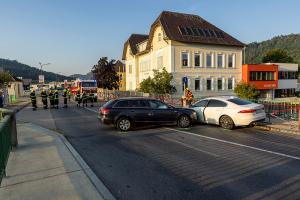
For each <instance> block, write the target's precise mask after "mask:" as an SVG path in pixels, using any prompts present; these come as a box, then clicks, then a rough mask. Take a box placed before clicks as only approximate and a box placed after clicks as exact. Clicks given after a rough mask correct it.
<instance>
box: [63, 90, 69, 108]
mask: <svg viewBox="0 0 300 200" xmlns="http://www.w3.org/2000/svg"><path fill="white" fill-rule="evenodd" d="M63 97H64V108H67V107H68V90H67V89H66V88H65V89H64V91H63Z"/></svg>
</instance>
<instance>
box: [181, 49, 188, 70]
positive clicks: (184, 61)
mask: <svg viewBox="0 0 300 200" xmlns="http://www.w3.org/2000/svg"><path fill="white" fill-rule="evenodd" d="M181 64H182V67H188V65H189V54H188V53H187V52H182V53H181Z"/></svg>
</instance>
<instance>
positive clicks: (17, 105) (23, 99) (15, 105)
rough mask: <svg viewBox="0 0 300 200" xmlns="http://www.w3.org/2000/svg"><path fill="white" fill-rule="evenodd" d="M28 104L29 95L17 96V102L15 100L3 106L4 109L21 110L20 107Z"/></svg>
mask: <svg viewBox="0 0 300 200" xmlns="http://www.w3.org/2000/svg"><path fill="white" fill-rule="evenodd" d="M29 104H30V98H29V97H19V98H18V100H17V102H15V103H13V104H8V105H7V106H6V107H4V109H9V110H14V111H16V112H18V111H19V110H21V109H22V108H24V107H25V106H27V105H29Z"/></svg>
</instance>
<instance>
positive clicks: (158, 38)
mask: <svg viewBox="0 0 300 200" xmlns="http://www.w3.org/2000/svg"><path fill="white" fill-rule="evenodd" d="M157 41H158V42H160V41H161V33H159V34H158V37H157Z"/></svg>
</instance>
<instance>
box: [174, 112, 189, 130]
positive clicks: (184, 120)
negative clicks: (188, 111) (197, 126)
mask: <svg viewBox="0 0 300 200" xmlns="http://www.w3.org/2000/svg"><path fill="white" fill-rule="evenodd" d="M177 125H178V127H180V128H188V127H190V125H191V119H190V118H189V117H188V116H186V115H182V116H180V117H179V118H178V121H177Z"/></svg>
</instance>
